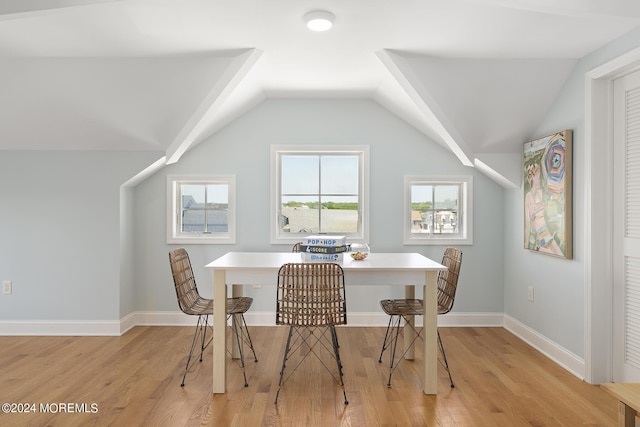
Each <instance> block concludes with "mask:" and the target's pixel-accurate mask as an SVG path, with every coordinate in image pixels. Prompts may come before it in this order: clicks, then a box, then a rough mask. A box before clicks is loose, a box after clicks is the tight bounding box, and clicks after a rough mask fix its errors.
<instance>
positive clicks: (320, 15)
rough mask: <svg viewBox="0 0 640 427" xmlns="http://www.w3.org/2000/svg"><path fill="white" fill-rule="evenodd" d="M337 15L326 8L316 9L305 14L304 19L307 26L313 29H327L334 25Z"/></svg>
mask: <svg viewBox="0 0 640 427" xmlns="http://www.w3.org/2000/svg"><path fill="white" fill-rule="evenodd" d="M335 19H336V16H335V15H334V14H333V13H331V12H327V11H325V10H314V11H313V12H309V13H307V14H306V15H304V21H305V22H306V23H307V28H309V29H310V30H311V31H327V30H328V29H330V28H331V27H333V21H335Z"/></svg>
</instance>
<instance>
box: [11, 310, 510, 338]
mask: <svg viewBox="0 0 640 427" xmlns="http://www.w3.org/2000/svg"><path fill="white" fill-rule="evenodd" d="M245 319H246V321H247V324H248V325H249V326H272V325H275V313H274V312H266V311H264V312H256V311H250V312H248V313H247V314H246V315H245ZM347 320H348V325H347V326H360V327H365V326H380V327H385V326H387V323H388V322H389V317H388V316H387V315H385V314H384V313H380V312H359V313H349V314H348V315H347ZM416 322H417V323H418V324H419V323H421V322H422V319H421V317H420V316H418V318H417V319H416ZM502 323H503V322H502V313H449V314H446V315H444V316H438V325H439V326H444V327H451V326H474V327H482V326H502ZM195 324H196V318H195V317H194V316H187V315H186V314H184V313H182V312H180V311H137V312H134V313H131V314H128V315H126V316H125V317H123V318H122V319H120V321H104V322H101V321H2V322H0V336H2V335H5V336H9V335H54V336H55V335H61V336H64V335H78V336H80V335H89V336H90V335H97V336H99V335H112V336H119V335H122V334H124V333H126V332H127V331H128V330H130V329H131V328H133V327H135V326H194V325H195Z"/></svg>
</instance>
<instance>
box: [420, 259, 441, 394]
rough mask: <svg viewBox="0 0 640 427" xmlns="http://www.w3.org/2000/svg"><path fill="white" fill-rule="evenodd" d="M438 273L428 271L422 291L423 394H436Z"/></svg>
mask: <svg viewBox="0 0 640 427" xmlns="http://www.w3.org/2000/svg"><path fill="white" fill-rule="evenodd" d="M437 280H438V272H437V271H428V272H427V274H426V278H425V282H426V284H425V286H424V291H423V295H424V298H423V303H424V316H423V320H422V321H423V325H422V326H423V329H422V335H423V337H424V380H423V381H424V382H423V384H424V394H437V393H438V376H437V374H438V335H437V334H438V284H437Z"/></svg>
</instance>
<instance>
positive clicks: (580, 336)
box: [504, 29, 640, 357]
mask: <svg viewBox="0 0 640 427" xmlns="http://www.w3.org/2000/svg"><path fill="white" fill-rule="evenodd" d="M639 40H640V29H638V30H634V31H632V32H630V33H628V34H626V35H624V36H623V37H621V38H620V39H618V40H616V41H615V42H613V43H610V44H609V45H607V46H605V47H603V48H601V49H599V50H597V51H595V52H593V53H591V54H589V55H587V56H585V57H584V58H582V59H581V60H580V61H579V62H578V64H577V65H576V67H575V69H574V71H573V73H572V74H571V76H570V77H569V79H568V80H567V82H566V84H565V86H564V88H563V89H562V91H561V92H560V93H559V94H558V97H557V99H556V101H555V103H554V105H553V106H551V108H550V109H549V112H548V114H547V116H546V117H545V119H544V120H543V122H542V123H540V124H539V126H538V127H537V129H536V131H535V132H534V133H533V134H532V135H531V139H535V138H538V137H541V136H545V135H549V134H551V133H554V132H557V131H559V130H562V129H573V155H574V158H573V171H574V176H573V183H574V187H573V189H574V190H573V195H574V196H573V228H574V241H573V243H574V249H573V253H574V259H573V260H562V259H557V258H552V257H549V256H545V255H541V254H538V253H534V252H529V251H526V250H524V249H522V248H523V246H524V243H523V234H524V225H523V221H524V210H523V199H524V194H523V188H520V189H519V190H514V191H506V192H505V219H506V221H505V234H504V236H505V242H504V249H505V261H504V266H505V272H504V284H505V290H504V298H505V313H506V314H508V315H509V316H511V317H513V318H515V319H517V320H518V321H520V322H522V323H524V324H525V325H527V326H529V327H530V328H532V329H534V330H535V331H537V332H538V333H540V334H542V335H544V336H545V337H546V338H548V339H550V340H552V341H555V342H556V343H557V344H559V345H560V346H562V347H564V348H565V349H567V350H569V351H571V352H573V353H574V354H576V355H578V356H580V357H584V331H585V329H584V304H585V302H584V298H585V294H584V287H585V283H584V281H585V278H584V270H585V260H584V250H585V247H584V245H585V239H584V210H585V197H584V194H585V186H584V182H585V175H584V173H585V172H584V171H585V152H584V140H585V135H584V126H585V118H584V113H585V104H584V103H585V100H584V95H585V74H586V73H587V72H588V71H589V70H591V69H593V68H595V67H597V66H599V65H602V64H603V63H605V62H607V61H609V60H611V59H614V58H616V57H618V56H620V55H622V54H623V53H625V52H627V51H629V50H632V49H634V48H637V47H638V46H640V42H639ZM594 143H598V141H594ZM593 170H595V171H597V170H598V168H597V165H596V166H595V167H594V169H593ZM604 208H606V207H604ZM528 286H533V287H534V289H535V300H534V302H533V303H532V302H529V301H528V300H527V287H528Z"/></svg>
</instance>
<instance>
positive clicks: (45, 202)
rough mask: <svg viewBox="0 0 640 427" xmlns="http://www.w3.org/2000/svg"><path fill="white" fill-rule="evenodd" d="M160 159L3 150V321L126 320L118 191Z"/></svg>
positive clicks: (0, 158) (0, 199)
mask: <svg viewBox="0 0 640 427" xmlns="http://www.w3.org/2000/svg"><path fill="white" fill-rule="evenodd" d="M158 157H159V154H158V153H155V154H154V153H130V152H127V153H114V152H72V151H71V152H70V151H55V152H47V151H2V152H0V182H2V185H1V186H0V224H1V225H0V280H12V281H13V294H12V295H2V294H0V320H4V321H6V320H117V319H119V318H120V316H121V314H122V313H121V312H120V302H121V301H120V287H119V283H120V239H119V236H120V216H121V214H120V186H121V185H122V184H123V183H124V182H125V181H126V180H128V179H129V178H130V177H132V176H133V175H135V174H136V173H137V172H138V171H140V170H141V169H143V168H145V167H146V166H148V165H149V164H150V163H151V162H152V161H153V160H156V159H157V158H158Z"/></svg>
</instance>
